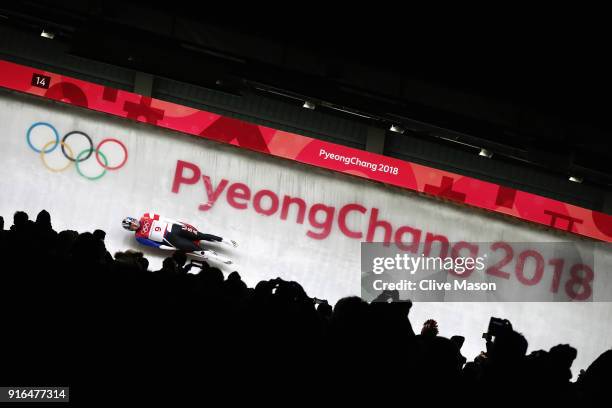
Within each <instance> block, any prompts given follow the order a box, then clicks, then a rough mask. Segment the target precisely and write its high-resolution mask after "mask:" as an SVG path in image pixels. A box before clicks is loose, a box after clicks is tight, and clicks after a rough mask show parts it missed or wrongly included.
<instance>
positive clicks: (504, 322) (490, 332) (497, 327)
mask: <svg viewBox="0 0 612 408" xmlns="http://www.w3.org/2000/svg"><path fill="white" fill-rule="evenodd" d="M511 331H512V324H511V323H510V321H509V320H508V319H500V318H498V317H492V316H491V319H490V320H489V328H488V329H487V332H486V333H483V334H482V338H483V339H486V340H487V341H491V339H492V338H493V337H497V336H500V335H503V334H505V333H509V332H511Z"/></svg>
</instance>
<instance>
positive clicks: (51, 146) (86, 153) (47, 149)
mask: <svg viewBox="0 0 612 408" xmlns="http://www.w3.org/2000/svg"><path fill="white" fill-rule="evenodd" d="M39 126H43V127H47V128H49V129H51V131H52V132H53V135H54V136H55V139H51V140H49V141H48V142H46V143H45V144H44V145H43V147H42V148H40V149H38V148H36V147H35V146H34V145H33V144H32V140H31V136H32V131H33V130H34V129H35V128H37V127H39ZM77 135H78V136H81V137H84V138H85V139H86V140H87V142H88V143H89V148H87V149H84V150H82V151H81V152H79V153H78V154H77V155H76V157H75V155H74V151H73V150H72V148H71V147H70V145H69V144H68V143H67V140H68V138H70V137H74V136H77ZM26 141H27V143H28V146H30V148H31V149H32V150H33V151H34V152H36V153H38V154H39V155H40V160H41V161H42V163H43V165H44V166H45V167H46V168H47V169H49V170H50V171H53V172H56V173H58V172H61V171H64V170H66V169H67V168H68V167H70V166H71V165H72V164H73V163H74V165H75V168H76V171H77V173H79V175H80V176H81V177H84V178H86V179H88V180H98V179H100V178H102V176H104V175H105V174H106V172H107V170H110V171H113V170H118V169H120V168H121V167H123V166H125V163H126V162H127V159H128V151H127V148H126V147H125V145H124V144H123V142H121V141H120V140H118V139H113V138H106V139H102V140H101V141H100V143H98V145H97V146H96V147H95V148H94V143H93V141H92V140H91V137H90V136H89V135H88V134H87V133H85V132H81V131H79V130H73V131H71V132H68V133H66V134H65V135H64V137H63V138H62V140H60V137H59V133H58V132H57V129H55V127H54V126H53V125H52V124H50V123H47V122H36V123H34V124H32V126H30V128H29V129H28V131H27V132H26ZM107 143H115V144H117V145H119V147H120V148H121V149H122V150H123V154H124V157H123V160H122V161H121V162H120V163H119V164H117V165H113V166H109V164H108V158H107V157H106V155H105V154H104V153H102V151H101V150H100V148H101V147H102V146H104V145H105V144H107ZM57 146H61V150H62V154H63V155H64V157H65V158H66V159H68V163H67V164H66V165H65V166H63V167H59V168H54V167H51V166H50V165H49V164H48V163H47V160H46V159H45V155H47V154H49V153H51V152H52V151H54V150H55V149H56V148H57ZM94 153H95V158H96V161H97V162H98V164H99V165H100V166H101V167H102V172H101V173H100V174H98V175H93V176H90V175H86V174H84V173H83V171H82V169H81V167H80V166H79V163H82V162H84V161H85V160H87V159H89V158H90V157H91V156H92V155H93V154H94Z"/></svg>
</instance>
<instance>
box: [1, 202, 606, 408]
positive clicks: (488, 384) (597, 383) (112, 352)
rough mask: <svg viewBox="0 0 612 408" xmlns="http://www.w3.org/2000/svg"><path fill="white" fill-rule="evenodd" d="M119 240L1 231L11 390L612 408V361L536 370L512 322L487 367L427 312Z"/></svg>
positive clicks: (48, 229)
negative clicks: (187, 391)
mask: <svg viewBox="0 0 612 408" xmlns="http://www.w3.org/2000/svg"><path fill="white" fill-rule="evenodd" d="M104 239H105V233H104V231H101V230H95V231H94V232H93V233H91V232H84V233H78V232H76V231H72V230H66V231H61V232H59V233H58V232H56V231H54V230H53V228H52V224H51V217H50V215H49V213H48V212H47V211H44V210H43V211H41V212H40V213H39V214H38V216H37V217H36V221H31V220H30V219H29V217H28V215H27V214H26V213H24V212H16V213H15V214H14V217H13V225H12V226H11V227H10V229H8V230H5V229H4V220H3V219H2V218H1V217H0V251H1V253H0V259H2V268H1V273H0V276H1V279H2V281H1V284H0V290H1V291H2V293H1V296H0V298H1V299H2V300H1V301H2V305H1V306H2V307H1V310H2V315H3V330H2V333H3V334H2V338H3V350H4V352H3V358H2V379H1V381H0V385H9V384H10V385H36V384H40V385H43V384H45V385H71V387H72V394H71V398H72V399H75V398H77V399H78V397H79V392H81V393H82V395H81V396H84V395H85V390H88V391H91V392H93V391H95V390H97V388H96V387H98V386H101V385H106V386H109V385H111V384H118V383H122V382H125V381H128V382H129V381H139V382H141V383H142V382H144V383H147V384H149V386H152V384H159V383H164V384H166V385H167V384H168V383H170V382H172V383H177V382H183V383H192V384H194V387H196V389H204V390H206V391H205V392H212V391H213V390H215V389H217V387H223V386H224V385H225V386H226V385H227V384H233V385H232V386H231V387H230V388H223V389H224V390H225V389H228V390H231V391H227V392H228V393H229V394H228V397H229V396H231V394H233V393H243V392H245V393H246V392H247V391H246V390H247V389H250V388H249V387H251V388H252V389H258V390H259V391H263V390H267V391H269V392H270V393H271V395H276V390H277V389H283V390H284V391H293V392H294V399H293V400H291V401H292V404H293V403H297V402H299V401H302V402H304V401H305V400H307V399H310V400H317V399H319V400H325V399H326V398H327V397H326V395H328V394H334V395H336V396H339V395H350V396H352V398H353V399H355V398H356V399H360V398H361V396H363V397H364V398H365V396H366V395H369V396H370V398H371V397H372V396H375V399H376V398H378V397H376V396H379V397H380V401H388V399H387V398H389V397H388V396H390V395H393V396H395V397H396V398H397V397H400V400H403V401H414V399H415V398H416V397H417V396H420V397H421V398H426V399H427V400H429V401H430V402H432V401H435V402H440V401H449V402H452V403H458V402H463V401H472V402H475V401H479V402H481V403H482V404H483V405H484V404H487V405H490V404H493V403H525V402H529V403H534V402H538V403H544V404H547V405H551V404H560V405H566V404H567V405H573V406H595V405H603V406H609V405H608V404H609V402H608V398H609V397H608V395H609V391H608V389H607V387H608V386H610V385H612V382H611V379H612V350H608V351H605V352H604V353H603V354H602V355H601V356H600V357H599V358H597V360H596V361H594V362H593V363H592V364H591V365H590V367H588V368H587V369H586V370H582V371H581V373H580V375H579V376H578V378H572V374H571V371H570V367H571V365H572V362H573V361H574V359H575V358H576V354H577V351H576V349H574V348H573V347H571V346H569V345H566V344H561V345H558V346H555V347H553V348H551V349H550V350H548V351H546V350H537V351H533V352H531V353H530V354H527V348H528V343H527V339H525V337H524V336H523V335H521V334H520V333H518V332H516V331H515V330H513V329H512V326H511V324H510V323H509V322H507V321H503V322H502V323H501V324H499V325H496V326H494V327H495V332H494V333H491V331H492V329H491V326H490V327H489V331H490V332H489V334H488V335H487V336H485V338H484V339H483V349H486V351H484V352H482V353H481V354H480V355H479V356H477V357H476V358H466V357H464V356H463V355H462V354H461V346H462V344H463V338H462V337H461V336H453V337H452V338H450V339H449V338H446V337H442V336H439V335H438V327H437V323H436V322H435V321H434V320H428V321H426V322H425V323H424V324H423V326H422V328H421V329H420V330H417V332H418V333H415V331H414V330H413V327H412V325H411V322H410V320H409V311H410V307H411V306H412V304H411V303H410V302H399V301H397V298H396V297H395V296H394V294H393V293H388V292H384V293H383V294H381V296H380V297H379V299H378V301H377V302H371V303H367V302H365V301H363V300H362V299H360V298H359V297H346V298H343V299H341V300H340V301H338V302H337V303H336V305H335V306H333V308H332V306H331V305H329V304H327V302H325V301H321V300H319V299H316V298H311V297H309V296H308V295H307V294H306V292H305V291H304V289H303V288H302V287H301V286H300V285H299V284H298V283H297V282H289V281H284V280H282V279H280V278H277V279H272V280H268V281H261V282H259V283H258V284H257V285H256V286H255V287H254V288H249V287H247V285H246V284H245V283H244V282H243V281H242V279H241V277H240V275H239V274H238V272H232V273H229V274H228V275H227V276H225V274H224V273H223V272H222V271H221V270H220V269H218V268H216V267H211V266H210V265H208V264H206V263H201V264H194V263H192V262H188V258H187V257H186V255H185V254H184V253H181V252H175V253H174V254H173V255H172V256H170V257H168V258H166V259H165V260H164V261H163V267H162V269H160V270H157V271H149V262H148V261H147V259H146V258H145V257H144V256H143V254H142V253H140V252H134V251H130V250H128V251H125V252H118V253H116V254H114V256H113V255H111V254H110V253H109V252H108V251H107V250H106V247H105V244H104ZM313 273H317V271H313ZM458 313H460V311H459V312H458ZM545 318H546V316H533V319H545ZM586 318H588V316H585V319H586ZM492 322H493V320H492ZM493 323H495V322H493ZM491 324H492V323H491ZM602 324H612V322H609V321H608V322H602ZM483 325H486V322H483ZM470 357H471V356H470ZM92 384H98V385H97V386H94V385H92ZM141 387H142V386H141ZM140 389H142V388H140ZM219 389H221V388H219ZM124 391H125V390H124Z"/></svg>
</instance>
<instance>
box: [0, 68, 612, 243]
mask: <svg viewBox="0 0 612 408" xmlns="http://www.w3.org/2000/svg"><path fill="white" fill-rule="evenodd" d="M0 72H1V73H2V74H1V75H0V86H2V87H4V88H8V89H12V90H15V91H19V92H24V93H28V94H31V95H37V96H41V97H44V98H48V99H53V100H56V101H61V102H64V103H68V104H71V105H76V106H80V107H84V108H88V109H92V110H95V111H99V112H104V113H108V114H111V115H115V116H119V117H123V118H127V119H132V120H135V121H139V122H146V123H149V124H151V125H154V126H159V127H162V128H166V129H171V130H175V131H178V132H183V133H188V134H191V135H194V136H199V137H204V138H207V139H212V140H216V141H218V142H222V143H228V144H232V145H235V146H239V147H242V148H246V149H250V150H255V151H258V152H261V153H265V154H269V155H272V156H277V157H282V158H285V159H291V160H295V161H298V162H301V163H305V164H310V165H313V166H317V167H322V168H325V169H329V170H334V171H338V172H342V173H348V174H351V175H354V176H357V177H361V178H365V179H368V180H373V181H378V182H382V183H386V184H390V185H394V186H398V187H402V188H405V189H409V190H414V191H418V192H421V193H425V194H429V195H433V196H438V197H441V198H444V199H448V200H452V201H456V202H459V203H464V204H468V205H471V206H474V207H479V208H484V209H486V210H490V211H494V212H499V213H503V214H506V215H510V216H513V217H516V218H520V219H523V220H526V221H531V222H535V223H538V224H543V225H546V226H549V227H552V228H555V229H559V230H562V231H568V232H571V233H574V234H579V235H584V236H587V237H591V238H595V239H598V240H601V241H606V242H612V216H610V215H608V214H604V213H601V212H598V211H593V210H589V209H585V208H581V207H577V206H574V205H571V204H567V203H563V202H561V201H557V200H553V199H550V198H546V197H542V196H539V195H536V194H531V193H527V192H524V191H519V190H515V189H513V188H509V187H504V186H501V185H498V184H494V183H489V182H486V181H482V180H478V179H475V178H471V177H466V176H462V175H459V174H455V173H450V172H447V171H443V170H438V169H434V168H431V167H427V166H422V165H419V164H415V163H411V162H406V161H402V160H398V159H394V158H391V157H387V156H382V155H379V154H374V153H370V152H366V151H363V150H358V149H353V148H350V147H346V146H342V145H338V144H334V143H329V142H325V141H322V140H318V139H313V138H310V137H306V136H302V135H298V134H295V133H288V132H283V131H280V130H276V129H273V128H269V127H265V126H259V125H255V124H253V123H249V122H244V121H240V120H236V119H232V118H228V117H225V116H221V115H218V114H215V113H211V112H207V111H203V110H198V109H193V108H189V107H186V106H182V105H178V104H174V103H170V102H165V101H161V100H158V99H153V98H150V97H145V96H141V95H137V94H134V93H131V92H126V91H121V90H117V89H113V88H109V87H105V86H102V85H98V84H93V83H90V82H86V81H81V80H78V79H74V78H70V77H66V76H62V75H58V74H54V73H52V72H47V71H41V70H38V69H35V68H31V67H26V66H23V65H18V64H14V63H11V62H7V61H0Z"/></svg>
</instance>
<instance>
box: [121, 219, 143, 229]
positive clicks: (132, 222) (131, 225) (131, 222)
mask: <svg viewBox="0 0 612 408" xmlns="http://www.w3.org/2000/svg"><path fill="white" fill-rule="evenodd" d="M121 225H122V226H123V228H125V229H126V230H130V231H136V230H137V229H138V228H139V227H140V223H139V222H138V220H137V219H136V218H133V217H125V218H124V219H123V221H121Z"/></svg>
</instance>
